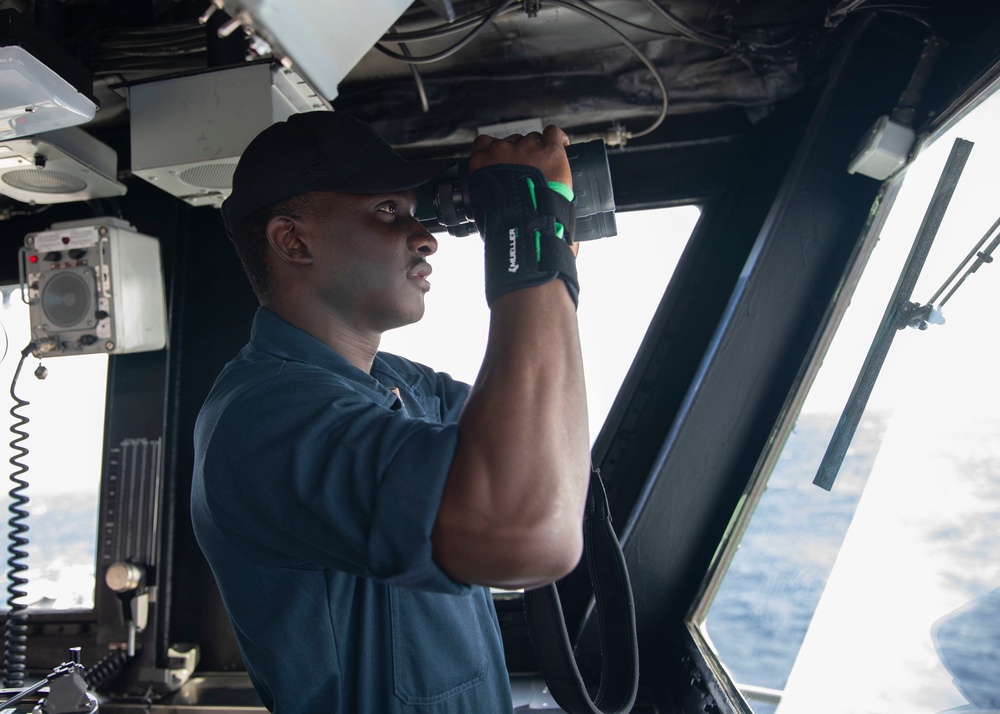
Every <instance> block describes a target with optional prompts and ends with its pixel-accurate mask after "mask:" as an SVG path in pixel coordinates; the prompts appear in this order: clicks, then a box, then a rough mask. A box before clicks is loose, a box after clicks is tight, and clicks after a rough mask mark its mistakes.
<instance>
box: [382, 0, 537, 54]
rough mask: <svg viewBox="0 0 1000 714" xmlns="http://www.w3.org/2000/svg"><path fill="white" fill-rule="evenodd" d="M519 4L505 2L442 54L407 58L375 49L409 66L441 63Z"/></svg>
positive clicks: (515, 0) (383, 48) (511, 1)
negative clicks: (503, 13)
mask: <svg viewBox="0 0 1000 714" xmlns="http://www.w3.org/2000/svg"><path fill="white" fill-rule="evenodd" d="M516 4H517V0H505V2H501V3H499V4H498V5H497V6H496V7H495V8H493V10H492V11H491V12H490V13H489V15H487V16H486V17H485V18H484V19H483V20H482V21H481V22H480V23H479V24H478V25H476V27H475V28H473V29H472V31H470V32H469V34H467V35H466V36H465V37H463V38H462V39H461V40H459V41H458V42H456V43H455V44H453V45H451V46H450V47H447V48H445V49H443V50H441V51H440V52H435V53H434V54H430V55H424V56H423V57H407V56H406V55H404V54H400V53H398V52H393V51H392V50H390V49H388V48H387V47H383V46H382V45H381V44H380V43H375V49H376V50H378V51H379V52H381V53H382V54H384V55H385V56H386V57H389V58H391V59H394V60H399V61H400V62H406V63H408V64H431V63H433V62H440V61H441V60H443V59H446V58H448V57H451V56H452V55H453V54H455V53H456V52H458V51H459V50H461V49H462V48H463V47H465V46H466V45H467V44H469V43H470V42H472V40H473V39H475V38H476V37H477V36H478V35H479V33H480V32H482V31H483V30H485V29H486V27H487V26H488V25H489V24H490V23H491V22H493V20H495V19H496V18H497V17H498V16H499V15H500V14H501V13H502V12H504V11H506V10H509V9H510V8H511V7H513V6H514V5H516Z"/></svg>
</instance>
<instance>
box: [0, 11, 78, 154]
mask: <svg viewBox="0 0 1000 714" xmlns="http://www.w3.org/2000/svg"><path fill="white" fill-rule="evenodd" d="M93 88H94V82H93V76H92V75H91V74H90V72H89V71H87V70H86V69H85V68H84V67H83V66H82V65H80V64H79V63H78V62H76V61H75V60H74V59H73V58H72V57H71V56H70V55H69V54H67V53H66V52H65V51H64V50H63V49H62V48H61V47H59V46H58V45H55V44H54V43H52V42H51V40H49V39H48V38H47V37H45V36H44V35H42V34H41V33H40V32H39V31H38V30H37V29H36V28H34V27H33V26H32V25H31V24H30V23H28V22H27V20H25V19H24V18H23V17H22V16H21V14H20V13H18V12H16V11H14V10H0V140H4V139H11V138H14V137H18V136H29V135H32V134H38V133H41V132H46V131H51V130H53V129H61V128H63V127H68V126H76V125H78V124H84V123H86V122H88V121H90V120H91V119H93V118H94V115H95V114H96V112H97V104H96V103H95V101H94V99H93V94H92V93H93Z"/></svg>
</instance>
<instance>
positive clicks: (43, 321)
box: [20, 217, 167, 356]
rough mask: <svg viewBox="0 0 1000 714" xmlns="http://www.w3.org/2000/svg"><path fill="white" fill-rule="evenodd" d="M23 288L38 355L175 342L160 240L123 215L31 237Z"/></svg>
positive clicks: (142, 349) (128, 349)
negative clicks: (170, 339)
mask: <svg viewBox="0 0 1000 714" xmlns="http://www.w3.org/2000/svg"><path fill="white" fill-rule="evenodd" d="M20 257H21V260H20V263H21V292H22V297H23V299H25V300H26V302H27V303H28V311H29V316H30V320H31V341H32V342H33V343H34V344H35V349H34V352H35V354H38V355H45V356H61V355H75V354H93V353H105V354H122V353H126V352H146V351H150V350H158V349H161V348H162V347H164V346H165V345H166V341H167V313H166V299H165V291H164V282H163V269H162V264H161V260H160V244H159V241H157V240H156V239H155V238H152V237H150V236H147V235H143V234H141V233H138V232H137V231H136V230H135V228H134V227H133V226H132V225H130V224H129V223H128V222H126V221H123V220H121V219H117V218H110V217H106V218H98V219H93V220H88V221H71V222H67V223H56V224H54V225H53V226H52V228H51V229H49V230H47V231H42V232H40V233H32V234H29V235H27V236H25V239H24V247H22V248H21V256H20Z"/></svg>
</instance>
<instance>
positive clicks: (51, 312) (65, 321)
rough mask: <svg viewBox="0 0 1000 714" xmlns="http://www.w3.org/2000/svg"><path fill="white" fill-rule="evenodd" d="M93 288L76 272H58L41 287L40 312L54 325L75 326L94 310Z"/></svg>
mask: <svg viewBox="0 0 1000 714" xmlns="http://www.w3.org/2000/svg"><path fill="white" fill-rule="evenodd" d="M93 292H94V290H93V288H92V287H91V286H89V285H88V284H87V281H86V280H84V279H83V278H82V277H81V276H80V275H79V274H77V273H62V272H61V273H58V274H56V275H54V276H52V278H51V279H50V280H49V281H48V282H47V283H46V284H45V287H44V288H42V312H44V313H45V317H46V319H47V320H48V321H49V322H51V323H52V324H53V325H55V326H56V327H75V326H76V325H78V324H79V323H80V322H81V321H82V320H83V319H84V318H85V317H86V316H87V315H88V314H91V313H93V312H94V308H93V305H92V296H93Z"/></svg>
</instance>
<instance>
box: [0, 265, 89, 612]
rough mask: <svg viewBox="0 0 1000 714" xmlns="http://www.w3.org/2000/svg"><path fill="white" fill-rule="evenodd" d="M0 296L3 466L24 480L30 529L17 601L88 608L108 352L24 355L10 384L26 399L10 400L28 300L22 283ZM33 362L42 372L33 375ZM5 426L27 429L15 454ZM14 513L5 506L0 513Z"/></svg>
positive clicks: (25, 334)
mask: <svg viewBox="0 0 1000 714" xmlns="http://www.w3.org/2000/svg"><path fill="white" fill-rule="evenodd" d="M0 295H2V298H3V303H2V307H0V327H2V330H0V355H2V360H0V383H2V384H3V394H4V395H5V397H6V399H7V401H8V405H7V406H6V407H5V408H4V409H3V410H2V412H0V413H2V414H3V421H4V423H5V424H6V426H7V428H6V429H3V433H2V434H0V438H2V440H3V443H4V447H3V448H4V450H5V451H6V452H7V453H6V455H5V456H4V457H3V464H4V466H6V467H7V474H8V475H17V477H18V478H19V479H20V480H23V481H25V482H27V484H28V485H27V487H26V488H24V489H23V490H20V491H19V495H20V496H21V498H26V499H27V501H26V502H24V503H23V505H21V510H23V511H24V513H25V515H24V517H23V518H20V517H18V520H19V522H20V523H23V525H25V526H27V528H28V530H27V532H26V533H25V534H24V537H26V538H27V540H28V543H27V545H26V546H25V547H24V548H23V550H24V551H25V552H26V554H27V557H26V558H20V559H18V562H19V563H21V564H23V565H24V566H26V567H27V570H25V571H23V573H21V575H22V577H24V578H26V579H27V584H26V585H24V586H22V588H21V589H22V590H23V591H24V593H25V596H24V597H23V598H21V599H20V601H19V602H20V604H22V605H25V606H27V608H28V612H37V611H39V610H80V609H86V610H89V609H91V608H93V607H94V582H95V580H94V572H95V563H96V548H97V513H98V495H99V491H100V482H101V463H102V456H101V454H102V448H103V440H104V408H105V397H106V388H107V373H108V357H107V355H102V354H91V355H78V356H71V357H56V358H53V359H43V360H41V362H39V360H38V359H37V358H35V357H33V356H30V355H29V356H28V357H27V359H25V361H24V365H23V366H22V368H21V373H20V376H19V377H18V380H17V384H16V387H15V390H14V393H15V394H16V395H17V397H18V398H19V399H21V400H23V401H25V402H27V404H25V405H23V406H20V407H17V405H16V402H14V401H13V399H12V398H11V397H10V395H9V392H10V385H11V380H12V379H13V377H14V372H15V370H16V368H17V365H18V360H19V358H20V353H21V350H22V349H24V347H25V346H26V345H27V344H28V343H29V341H30V339H31V337H30V336H31V331H30V329H29V325H28V306H27V305H26V304H25V303H24V302H22V300H21V289H20V286H17V285H7V286H0ZM40 364H41V367H43V368H44V370H45V372H46V376H45V378H44V379H38V378H36V376H35V372H36V370H37V369H38V367H39V365H40ZM12 407H17V408H16V409H15V416H11V414H10V410H11V408H12ZM18 417H20V418H18ZM13 425H19V428H20V430H21V431H23V432H24V433H26V434H27V435H28V438H27V439H25V440H23V441H21V442H20V444H19V445H20V446H21V447H23V448H24V449H27V452H28V453H27V454H25V455H23V456H18V452H16V451H15V450H13V449H11V448H10V446H9V443H10V442H11V440H12V439H14V438H15V437H16V435H15V434H12V433H11V431H10V427H11V426H13ZM11 457H17V459H16V460H17V461H18V462H19V463H23V464H24V465H25V466H27V471H24V472H23V473H21V469H20V467H19V466H17V465H11V464H10V463H9V461H8V459H9V458H11ZM3 483H4V484H5V488H4V498H3V503H4V504H5V506H7V508H8V509H9V507H10V505H11V504H12V503H13V501H12V500H11V498H10V496H9V492H10V490H11V488H13V487H16V483H14V482H13V481H11V480H10V479H9V478H5V479H3ZM15 505H16V504H15ZM12 516H14V514H12V513H10V512H9V511H7V512H5V513H4V521H7V520H8V519H9V518H11V517H12ZM9 531H10V527H9V526H8V532H9ZM4 541H5V542H8V538H7V537H5V538H4ZM8 557H10V553H9V552H7V553H5V554H4V559H5V560H6V559H7V558H8ZM5 580H6V579H5ZM2 599H3V603H2V605H0V608H2V609H3V610H4V611H6V610H7V609H8V592H7V591H5V592H4V593H3V595H2Z"/></svg>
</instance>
